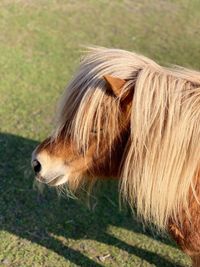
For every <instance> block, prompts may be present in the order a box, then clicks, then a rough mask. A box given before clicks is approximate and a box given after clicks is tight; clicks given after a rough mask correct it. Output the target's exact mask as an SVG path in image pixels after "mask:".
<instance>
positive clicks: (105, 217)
mask: <svg viewBox="0 0 200 267" xmlns="http://www.w3.org/2000/svg"><path fill="white" fill-rule="evenodd" d="M36 145H37V142H35V141H32V140H28V139H24V138H21V137H18V136H14V135H11V134H3V133H2V134H0V177H1V184H0V214H1V220H0V230H6V231H8V232H11V233H14V234H15V235H17V236H20V237H22V238H26V239H27V240H30V241H32V242H35V243H37V244H40V245H42V246H44V247H46V248H48V249H50V250H52V251H54V252H56V253H57V254H59V255H61V256H63V257H64V258H66V259H67V260H69V261H70V262H73V263H75V264H76V265H79V266H83V267H84V266H97V267H98V266H103V265H102V263H101V262H100V261H99V263H98V262H97V261H98V260H97V259H96V260H97V261H94V260H92V259H89V258H88V257H87V256H85V255H84V254H83V253H82V252H81V251H80V250H75V249H73V248H70V247H67V246H66V245H64V244H63V243H62V242H61V241H59V240H58V239H57V238H55V237H54V236H53V235H55V236H64V237H65V238H70V239H73V240H80V239H82V238H84V239H90V240H96V241H98V242H101V243H104V244H107V245H112V246H115V247H118V248H119V249H122V250H124V251H126V252H128V253H130V254H133V255H136V256H138V257H140V258H142V259H144V260H146V261H147V262H149V263H150V264H154V265H155V266H158V267H160V266H165V267H172V266H175V265H174V263H172V262H171V261H169V260H168V259H165V258H163V257H162V256H160V255H158V254H156V253H153V252H150V251H147V250H144V249H141V248H138V247H134V246H131V245H129V244H127V243H125V242H124V241H121V240H119V239H117V238H116V237H114V236H111V235H110V234H108V233H106V229H107V227H108V226H109V225H114V226H117V227H120V228H126V229H129V230H131V231H134V232H136V233H144V231H143V228H142V226H141V225H140V224H137V223H135V222H134V223H133V218H131V215H130V214H128V212H126V213H120V212H119V208H118V206H117V205H114V204H112V203H116V200H117V197H116V195H117V194H116V186H114V185H112V187H110V185H109V187H110V189H112V190H111V191H109V194H108V192H107V194H106V191H108V190H109V189H108V188H107V189H105V190H104V192H103V193H102V194H101V197H100V200H99V204H98V207H97V208H96V210H95V212H91V211H89V210H88V209H87V208H86V207H84V206H83V205H80V204H78V203H77V201H74V200H66V199H60V200H59V199H58V197H57V196H56V195H55V193H54V192H52V191H51V190H48V192H47V193H45V195H44V197H42V198H41V197H40V198H38V193H37V192H36V191H34V190H33V176H32V174H31V170H30V155H31V152H32V150H33V148H34V147H35V146H36ZM107 195H109V199H110V202H109V201H108V200H107V199H106V196H107ZM145 234H146V235H149V236H151V233H150V232H149V233H148V232H146V233H145ZM160 241H161V242H164V243H166V244H168V245H171V246H173V244H172V243H171V242H170V241H169V240H168V239H162V240H160ZM176 266H179V267H180V265H176Z"/></svg>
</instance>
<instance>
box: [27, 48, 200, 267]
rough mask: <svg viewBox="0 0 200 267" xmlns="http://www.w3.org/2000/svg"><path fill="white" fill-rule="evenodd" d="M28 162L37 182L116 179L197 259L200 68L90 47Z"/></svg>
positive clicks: (71, 184)
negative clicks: (51, 124)
mask: <svg viewBox="0 0 200 267" xmlns="http://www.w3.org/2000/svg"><path fill="white" fill-rule="evenodd" d="M32 166H33V168H34V170H35V173H36V178H37V179H38V180H39V181H40V182H43V183H46V184H48V185H51V186H59V185H62V184H67V186H68V188H69V189H70V190H71V191H77V190H78V189H80V188H81V187H82V186H83V185H85V184H87V185H88V187H89V188H91V187H92V186H93V185H94V184H95V181H96V180H97V179H105V178H109V177H113V178H117V179H119V181H120V192H121V194H122V196H123V198H124V199H125V200H126V201H127V202H128V203H129V204H130V206H131V207H136V209H137V213H138V216H140V217H142V218H143V219H144V221H145V222H147V223H149V222H151V223H153V224H155V225H156V226H157V227H158V229H161V230H163V231H168V232H169V233H170V234H171V235H172V237H173V238H174V239H175V240H176V242H177V243H178V245H179V246H180V247H181V249H182V250H183V251H184V252H185V253H187V254H188V255H189V256H190V257H191V258H192V261H193V266H196V267H197V266H200V206H199V204H200V203H199V197H200V187H199V178H200V176H199V175H200V72H196V71H193V70H189V69H185V68H181V67H173V68H165V67H162V66H160V65H158V64H157V63H155V62H154V61H152V60H150V59H148V58H146V57H144V56H141V55H138V54H135V53H132V52H127V51H123V50H119V49H106V48H90V49H89V52H88V54H87V55H86V56H85V58H84V59H83V61H82V63H81V64H80V67H79V69H78V71H77V72H76V74H75V76H74V78H73V79H72V81H71V83H70V84H69V85H68V87H67V89H66V91H65V92H64V95H63V96H62V98H61V101H60V103H59V107H58V111H57V119H56V125H55V129H54V131H53V133H52V134H51V136H50V137H49V138H47V139H46V140H45V141H43V142H42V143H41V144H40V145H39V146H38V147H37V148H36V149H35V151H34V152H33V156H32Z"/></svg>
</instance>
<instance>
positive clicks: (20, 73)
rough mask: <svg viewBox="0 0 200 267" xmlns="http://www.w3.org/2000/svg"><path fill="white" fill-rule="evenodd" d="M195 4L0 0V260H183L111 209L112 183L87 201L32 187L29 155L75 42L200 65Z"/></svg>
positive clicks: (114, 203)
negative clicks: (92, 204)
mask: <svg viewBox="0 0 200 267" xmlns="http://www.w3.org/2000/svg"><path fill="white" fill-rule="evenodd" d="M199 9H200V2H199V1H198V0H168V1H164V0H142V1H133V0H132V1H131V0H124V1H122V0H121V1H120V0H117V1H109V0H99V1H97V0H96V1H95V0H87V1H81V0H79V1H72V0H70V1H59V0H32V1H31V0H29V1H28V0H19V1H14V0H13V1H12V0H2V1H1V3H0V77H1V78H0V178H1V183H0V240H1V242H0V266H12V267H13V266H20V267H21V266H48V267H51V266H52V267H55V266H58V267H60V266H136V267H137V266H143V267H146V266H156V267H172V266H190V260H189V259H188V258H187V257H186V256H185V255H184V254H182V252H181V251H179V250H178V248H177V247H176V245H175V244H174V243H173V242H172V241H170V240H169V239H168V238H159V237H157V236H154V235H153V234H152V233H151V232H150V231H148V230H144V229H143V227H142V225H141V224H140V223H138V222H137V221H136V219H134V218H132V216H131V214H130V212H129V211H127V210H123V211H120V210H119V207H118V197H117V193H116V192H117V185H115V184H112V183H108V184H105V185H104V188H103V189H102V190H101V194H100V195H99V199H98V202H97V205H96V208H95V210H94V211H91V210H89V209H87V207H86V206H85V205H84V204H81V203H80V202H79V201H77V200H71V199H67V198H66V197H64V196H63V197H58V196H57V194H56V193H55V191H54V190H50V189H47V188H46V189H45V190H44V194H43V196H41V195H39V193H38V192H37V191H36V190H34V189H33V174H32V171H31V169H30V155H31V152H32V150H33V148H34V147H35V146H36V145H37V144H38V143H39V142H40V141H41V140H42V139H44V138H45V137H46V136H47V135H48V134H49V133H50V131H51V125H52V117H53V114H54V113H55V106H56V102H57V100H58V98H59V96H60V94H61V92H62V91H63V89H64V87H65V85H66V83H67V81H68V80H69V79H70V77H71V76H72V74H73V72H74V70H75V68H76V66H77V65H78V63H79V57H80V55H81V50H82V48H81V47H80V45H90V44H94V45H100V46H107V47H117V48H123V49H127V50H135V51H138V52H140V53H143V54H145V55H147V56H149V57H152V58H153V59H155V60H157V61H158V62H160V63H162V64H163V63H166V64H169V63H172V64H179V65H183V66H187V67H193V68H195V69H200V61H199V53H200V46H199V43H200V35H199V30H200V27H199V19H200V15H199ZM92 202H95V203H96V199H93V198H92Z"/></svg>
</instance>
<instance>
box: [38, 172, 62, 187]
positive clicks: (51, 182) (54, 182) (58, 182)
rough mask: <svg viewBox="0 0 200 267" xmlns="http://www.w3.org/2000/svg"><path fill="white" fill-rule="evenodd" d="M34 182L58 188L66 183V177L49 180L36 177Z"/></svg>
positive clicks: (60, 176)
mask: <svg viewBox="0 0 200 267" xmlns="http://www.w3.org/2000/svg"><path fill="white" fill-rule="evenodd" d="M36 180H37V181H39V182H40V183H43V184H46V185H49V186H58V185H62V184H64V183H66V177H65V175H63V174H62V175H58V176H56V177H53V178H50V179H48V178H44V177H42V176H40V175H37V176H36Z"/></svg>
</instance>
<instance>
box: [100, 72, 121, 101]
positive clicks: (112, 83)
mask: <svg viewBox="0 0 200 267" xmlns="http://www.w3.org/2000/svg"><path fill="white" fill-rule="evenodd" d="M103 78H104V79H105V80H106V82H107V84H108V87H109V89H110V90H112V93H113V94H114V95H115V96H117V97H118V96H119V95H120V92H121V88H122V87H123V86H124V84H125V83H126V81H125V80H123V79H120V78H117V77H113V76H111V75H104V76H103Z"/></svg>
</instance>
